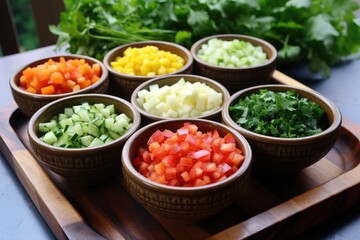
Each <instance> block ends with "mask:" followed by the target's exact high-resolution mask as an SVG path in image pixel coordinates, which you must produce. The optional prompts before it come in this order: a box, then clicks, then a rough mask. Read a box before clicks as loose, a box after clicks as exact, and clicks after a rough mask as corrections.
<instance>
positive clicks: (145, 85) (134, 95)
mask: <svg viewBox="0 0 360 240" xmlns="http://www.w3.org/2000/svg"><path fill="white" fill-rule="evenodd" d="M187 77H191V78H197V79H201V80H204V81H205V84H206V82H210V83H212V84H214V85H216V86H217V87H218V88H220V89H221V91H222V92H221V94H223V102H222V104H221V106H220V107H218V108H217V109H214V110H213V111H211V112H209V113H206V114H203V115H199V116H196V117H192V119H199V118H206V117H210V116H212V115H215V114H218V113H220V114H221V110H222V107H223V106H224V104H225V102H226V101H227V100H228V99H229V98H230V93H229V91H228V90H227V88H225V87H224V86H223V85H222V84H221V83H220V82H217V81H215V80H213V79H211V78H208V77H204V76H201V75H195V74H175V75H166V76H165V75H164V76H160V77H156V78H152V79H149V80H147V81H145V82H143V83H141V84H140V85H139V86H137V87H136V88H135V90H134V91H133V92H132V94H131V98H130V102H131V104H132V105H133V106H134V107H135V108H136V109H137V110H138V111H139V112H140V114H141V115H144V116H145V117H148V118H151V119H154V120H156V121H158V120H165V119H168V120H172V119H183V118H170V117H161V116H158V115H155V114H152V113H149V112H146V111H145V110H144V109H143V108H142V107H140V106H139V104H138V103H137V101H136V99H137V93H138V92H139V91H140V90H142V89H145V88H148V86H149V85H151V84H153V83H156V82H157V81H159V80H163V79H167V78H178V79H179V80H180V79H181V78H184V79H185V81H186V78H187ZM166 85H168V86H171V85H169V84H166ZM206 85H207V84H206ZM164 86H165V85H164ZM207 86H209V85H207ZM209 87H210V86H209ZM214 90H215V89H214Z"/></svg>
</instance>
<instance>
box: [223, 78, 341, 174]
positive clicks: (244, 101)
mask: <svg viewBox="0 0 360 240" xmlns="http://www.w3.org/2000/svg"><path fill="white" fill-rule="evenodd" d="M222 121H223V122H224V123H225V124H226V125H228V126H230V127H233V128H234V129H236V130H237V131H238V132H239V133H241V134H242V135H243V136H244V137H245V138H246V139H247V140H248V141H249V143H250V145H251V148H252V150H253V153H254V172H255V173H259V174H261V175H272V176H284V175H286V176H289V175H292V174H296V173H298V172H299V171H301V170H302V169H304V168H306V167H308V166H310V165H312V164H314V163H315V162H317V161H319V160H320V159H321V158H323V157H324V156H325V155H326V154H327V153H328V152H329V151H330V150H331V148H332V147H333V146H334V144H335V142H336V140H337V136H338V134H339V131H340V127H341V122H342V116H341V113H340V111H339V109H338V108H337V107H336V106H335V104H334V103H332V102H331V101H330V100H328V99H327V98H326V97H324V96H322V95H321V94H319V93H317V92H315V91H313V90H310V89H305V88H299V87H294V86H288V85H281V84H267V85H260V86H255V87H250V88H246V89H243V90H241V91H238V92H236V93H234V94H233V95H232V96H231V97H230V98H229V100H228V101H227V102H226V103H225V105H224V108H223V109H222Z"/></svg>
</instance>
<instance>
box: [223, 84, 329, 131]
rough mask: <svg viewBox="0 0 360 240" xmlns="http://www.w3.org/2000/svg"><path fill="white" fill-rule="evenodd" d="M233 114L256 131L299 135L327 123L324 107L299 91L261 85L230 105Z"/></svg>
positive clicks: (318, 128)
mask: <svg viewBox="0 0 360 240" xmlns="http://www.w3.org/2000/svg"><path fill="white" fill-rule="evenodd" d="M229 112H230V116H231V118H232V119H233V120H234V121H235V122H236V123H237V124H238V125H240V126H241V127H243V128H245V129H248V130H250V131H253V132H255V133H259V134H263V135H268V136H273V137H281V138H297V137H305V136H310V135H314V134H316V133H320V132H322V131H323V129H324V128H325V127H326V126H325V121H324V117H325V114H324V110H323V109H322V108H321V107H320V106H319V105H318V104H317V103H315V102H312V101H310V100H309V99H307V98H303V97H300V96H299V95H298V94H297V93H296V92H295V91H291V90H289V91H286V92H274V91H270V90H267V89H260V91H259V93H253V94H251V95H249V96H247V97H245V98H244V99H239V101H238V103H236V104H235V105H233V106H230V108H229Z"/></svg>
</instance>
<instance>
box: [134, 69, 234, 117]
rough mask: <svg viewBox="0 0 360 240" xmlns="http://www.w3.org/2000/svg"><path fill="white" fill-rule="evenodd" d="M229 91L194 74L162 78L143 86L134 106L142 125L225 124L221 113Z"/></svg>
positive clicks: (137, 89) (141, 85)
mask: <svg viewBox="0 0 360 240" xmlns="http://www.w3.org/2000/svg"><path fill="white" fill-rule="evenodd" d="M229 97H230V94H229V91H228V90H227V89H226V88H225V87H224V86H223V85H221V84H220V83H219V82H217V81H214V80H212V79H209V78H206V77H203V76H199V75H192V74H175V75H170V76H161V77H157V78H153V79H150V80H147V81H145V82H144V83H142V84H140V85H139V86H138V87H137V88H136V89H135V90H134V92H133V93H132V95H131V103H132V104H133V105H134V107H135V108H136V109H137V110H138V111H139V112H140V114H141V116H142V120H143V121H142V123H144V124H146V123H148V122H153V121H159V120H164V119H176V118H205V119H210V120H215V121H221V109H222V106H223V105H224V103H225V101H226V100H227V99H229Z"/></svg>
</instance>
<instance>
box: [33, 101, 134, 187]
mask: <svg viewBox="0 0 360 240" xmlns="http://www.w3.org/2000/svg"><path fill="white" fill-rule="evenodd" d="M83 102H88V103H89V104H95V103H104V104H105V105H109V104H114V106H115V111H116V113H118V114H120V113H125V114H126V115H127V116H128V117H129V118H131V119H132V122H133V124H132V126H131V128H130V129H129V130H128V131H127V132H126V133H125V134H124V135H122V136H121V137H120V138H117V139H115V140H114V141H112V142H110V143H106V144H104V145H101V146H97V147H88V148H63V147H55V146H52V145H49V144H47V143H45V142H43V141H41V140H40V139H39V137H40V135H41V133H40V132H39V123H41V122H47V121H49V119H50V118H51V117H52V116H54V115H56V114H58V113H60V112H63V111H64V108H65V107H71V106H74V105H77V104H81V103H83ZM139 127H140V113H139V112H138V111H137V110H136V109H135V108H134V107H133V106H132V105H131V104H130V103H129V102H127V101H125V100H123V99H121V98H118V97H114V96H109V95H104V94H82V95H75V96H69V97H66V98H62V99H59V100H56V101H54V102H52V103H49V104H48V105H46V106H44V107H42V108H41V109H40V110H38V111H37V112H36V113H35V114H34V115H33V116H32V117H31V119H30V121H29V125H28V135H29V141H30V144H31V147H32V149H33V151H34V153H35V155H36V156H37V159H38V161H39V162H40V164H41V165H42V166H43V167H45V168H47V169H49V170H51V171H52V172H54V173H56V174H58V175H60V176H62V177H64V178H65V179H68V180H69V181H71V182H73V183H76V184H80V185H94V184H99V183H101V182H103V181H106V180H107V179H109V178H111V177H113V176H115V174H116V172H121V171H120V166H121V150H122V147H123V145H124V143H125V141H126V140H127V139H128V138H129V137H130V136H131V135H132V134H134V133H135V132H136V131H137V129H138V128H139Z"/></svg>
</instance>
